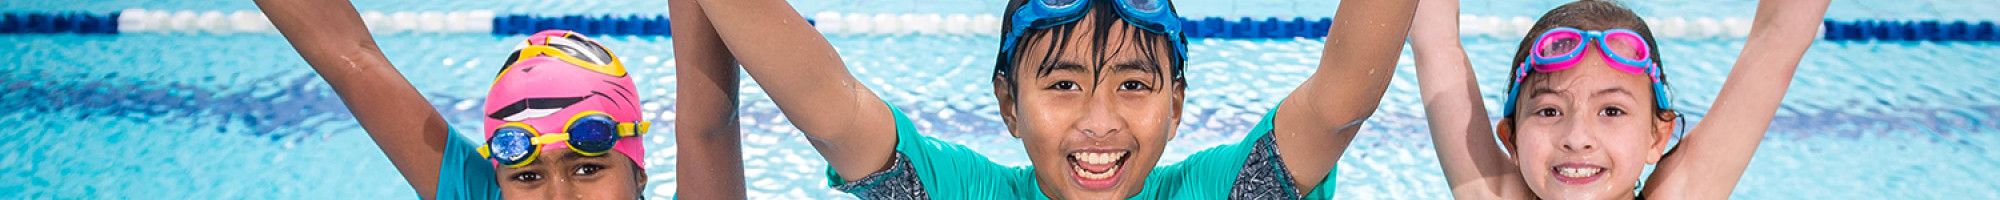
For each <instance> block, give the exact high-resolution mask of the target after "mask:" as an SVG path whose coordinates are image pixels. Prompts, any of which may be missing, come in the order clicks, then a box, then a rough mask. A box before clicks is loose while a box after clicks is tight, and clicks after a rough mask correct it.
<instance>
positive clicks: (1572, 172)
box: [1556, 167, 1604, 178]
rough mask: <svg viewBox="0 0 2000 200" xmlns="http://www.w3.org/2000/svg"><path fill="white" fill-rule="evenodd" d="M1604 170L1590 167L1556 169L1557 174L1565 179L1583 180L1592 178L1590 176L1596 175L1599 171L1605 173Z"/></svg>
mask: <svg viewBox="0 0 2000 200" xmlns="http://www.w3.org/2000/svg"><path fill="white" fill-rule="evenodd" d="M1603 170H1604V169H1603V168H1595V167H1590V168H1578V167H1562V168H1556V173H1557V174H1559V175H1562V176H1564V177H1571V178H1582V177H1590V175H1596V174H1597V172H1598V171H1603Z"/></svg>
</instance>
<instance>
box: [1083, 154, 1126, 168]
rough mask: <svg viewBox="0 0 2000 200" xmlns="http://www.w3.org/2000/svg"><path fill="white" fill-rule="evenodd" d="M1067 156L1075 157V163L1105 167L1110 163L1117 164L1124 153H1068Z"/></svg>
mask: <svg viewBox="0 0 2000 200" xmlns="http://www.w3.org/2000/svg"><path fill="white" fill-rule="evenodd" d="M1069 156H1070V157H1076V161H1079V162H1083V163H1089V164H1093V165H1106V164H1111V163H1112V162H1118V159H1119V158H1124V157H1125V152H1115V153H1090V152H1076V153H1070V154H1069Z"/></svg>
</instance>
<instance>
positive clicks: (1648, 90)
mask: <svg viewBox="0 0 2000 200" xmlns="http://www.w3.org/2000/svg"><path fill="white" fill-rule="evenodd" d="M1587 48H1590V49H1585V50H1584V55H1583V56H1584V58H1583V59H1584V60H1581V61H1579V63H1577V65H1576V66H1575V67H1572V68H1570V69H1567V70H1562V71H1556V72H1551V73H1539V74H1535V75H1533V76H1530V77H1529V78H1528V80H1527V81H1526V82H1525V83H1523V84H1522V87H1523V88H1521V94H1518V95H1520V96H1518V97H1517V98H1520V99H1521V100H1520V102H1517V103H1516V104H1515V105H1511V106H1515V108H1516V109H1517V110H1518V111H1517V113H1515V114H1514V115H1513V116H1511V117H1510V118H1508V119H1503V120H1502V121H1501V122H1500V123H1501V126H1502V127H1501V128H1500V132H1501V137H1502V139H1503V140H1505V141H1510V142H1509V144H1508V145H1507V146H1508V147H1510V149H1509V152H1513V153H1514V154H1513V155H1514V161H1515V163H1516V164H1518V165H1519V166H1520V170H1521V175H1522V176H1523V177H1524V180H1525V181H1527V183H1528V188H1529V189H1532V190H1534V192H1535V194H1536V195H1539V196H1541V197H1542V198H1548V199H1624V198H1632V197H1633V188H1634V187H1633V186H1634V184H1636V183H1637V182H1638V180H1639V178H1640V174H1641V172H1642V171H1643V170H1644V169H1645V166H1646V165H1648V164H1653V163H1656V162H1658V161H1659V160H1660V156H1661V153H1662V151H1664V150H1665V148H1666V145H1667V140H1669V139H1670V136H1671V135H1672V132H1673V125H1674V121H1672V120H1668V119H1671V118H1672V117H1671V114H1668V115H1667V116H1661V115H1660V113H1659V112H1656V111H1655V109H1654V108H1655V104H1654V102H1653V100H1652V99H1653V92H1652V85H1651V82H1650V81H1651V80H1650V79H1649V78H1648V77H1647V76H1644V75H1637V74H1630V73H1625V72H1622V71H1618V70H1616V69H1612V68H1610V67H1609V66H1607V65H1606V63H1605V62H1604V59H1603V57H1602V56H1601V55H1600V53H1599V51H1598V50H1597V49H1596V46H1595V45H1591V46H1590V47H1587ZM1508 124H1512V125H1513V127H1514V128H1513V129H1512V130H1509V129H1507V128H1506V126H1507V125H1508Z"/></svg>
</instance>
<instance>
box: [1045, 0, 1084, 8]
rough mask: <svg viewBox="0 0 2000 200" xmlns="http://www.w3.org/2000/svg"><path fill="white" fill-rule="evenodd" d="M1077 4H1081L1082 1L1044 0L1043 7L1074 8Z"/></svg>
mask: <svg viewBox="0 0 2000 200" xmlns="http://www.w3.org/2000/svg"><path fill="white" fill-rule="evenodd" d="M1077 2H1081V0H1042V6H1047V7H1050V8H1061V7H1069V6H1074V5H1076V3H1077Z"/></svg>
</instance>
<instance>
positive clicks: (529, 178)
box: [507, 171, 542, 182]
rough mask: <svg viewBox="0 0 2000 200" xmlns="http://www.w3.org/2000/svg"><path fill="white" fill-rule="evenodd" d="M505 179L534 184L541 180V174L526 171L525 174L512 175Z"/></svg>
mask: <svg viewBox="0 0 2000 200" xmlns="http://www.w3.org/2000/svg"><path fill="white" fill-rule="evenodd" d="M507 179H509V180H514V181H519V182H535V181H541V180H542V172H536V171H527V172H521V173H514V175H513V176H507Z"/></svg>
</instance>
